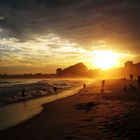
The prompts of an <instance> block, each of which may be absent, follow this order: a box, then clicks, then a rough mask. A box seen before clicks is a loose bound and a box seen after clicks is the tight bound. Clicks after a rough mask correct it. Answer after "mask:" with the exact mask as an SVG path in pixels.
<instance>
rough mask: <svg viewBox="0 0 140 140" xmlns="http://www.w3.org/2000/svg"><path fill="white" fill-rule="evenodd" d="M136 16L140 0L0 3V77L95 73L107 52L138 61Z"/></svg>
mask: <svg viewBox="0 0 140 140" xmlns="http://www.w3.org/2000/svg"><path fill="white" fill-rule="evenodd" d="M139 16H140V1H139V0H0V73H11V74H12V73H14V74H15V73H36V72H42V73H53V72H55V69H56V68H57V67H62V68H65V67H67V66H69V65H73V64H76V63H78V62H83V63H84V64H85V65H87V67H88V68H89V69H94V68H97V67H98V66H97V64H96V62H95V60H96V57H97V55H98V54H99V52H105V51H107V52H113V54H114V55H115V56H116V59H117V64H116V66H115V67H121V66H123V63H124V62H125V61H127V60H133V61H134V62H139V61H140V56H139V54H140V28H139V25H140V18H139ZM100 54H103V55H104V53H100ZM100 54H99V55H100ZM99 55H98V56H99ZM101 57H102V56H101Z"/></svg>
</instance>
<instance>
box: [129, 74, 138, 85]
mask: <svg viewBox="0 0 140 140" xmlns="http://www.w3.org/2000/svg"><path fill="white" fill-rule="evenodd" d="M133 77H134V76H133V74H130V80H133ZM137 83H138V85H139V87H140V76H138V77H137Z"/></svg>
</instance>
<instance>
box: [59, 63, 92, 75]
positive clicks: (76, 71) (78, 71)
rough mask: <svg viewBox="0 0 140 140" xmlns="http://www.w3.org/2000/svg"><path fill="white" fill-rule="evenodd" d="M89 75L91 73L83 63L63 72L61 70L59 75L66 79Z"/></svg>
mask: <svg viewBox="0 0 140 140" xmlns="http://www.w3.org/2000/svg"><path fill="white" fill-rule="evenodd" d="M89 73H91V72H90V71H89V70H88V68H87V67H86V66H85V65H84V64H83V63H78V64H75V65H72V66H69V67H67V68H65V69H63V70H62V69H61V68H59V73H57V74H58V75H59V76H64V77H87V76H89Z"/></svg>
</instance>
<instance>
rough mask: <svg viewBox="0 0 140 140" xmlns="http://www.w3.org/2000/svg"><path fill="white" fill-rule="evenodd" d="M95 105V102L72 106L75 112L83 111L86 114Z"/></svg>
mask: <svg viewBox="0 0 140 140" xmlns="http://www.w3.org/2000/svg"><path fill="white" fill-rule="evenodd" d="M96 105H97V104H96V103H95V102H88V103H79V104H76V105H75V106H74V108H75V109H77V110H84V111H85V112H86V113H87V112H89V111H90V110H91V109H92V108H93V107H95V106H96Z"/></svg>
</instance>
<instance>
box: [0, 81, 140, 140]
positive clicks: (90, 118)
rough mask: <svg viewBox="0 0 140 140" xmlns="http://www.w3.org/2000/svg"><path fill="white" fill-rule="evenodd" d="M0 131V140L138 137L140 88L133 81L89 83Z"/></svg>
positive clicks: (117, 139)
mask: <svg viewBox="0 0 140 140" xmlns="http://www.w3.org/2000/svg"><path fill="white" fill-rule="evenodd" d="M43 106H44V110H43V111H42V112H41V113H40V114H38V115H36V116H35V117H33V118H31V119H30V120H27V121H25V122H23V123H21V124H19V125H17V126H14V127H12V128H9V129H7V130H4V131H1V132H0V140H139V139H140V88H139V87H138V84H137V82H136V81H129V80H106V82H105V86H104V87H102V86H101V81H96V82H93V83H92V84H91V85H88V86H87V87H85V88H84V89H81V91H80V92H79V93H77V94H75V95H73V96H71V97H67V98H64V99H60V100H57V101H54V102H51V103H48V104H45V105H43Z"/></svg>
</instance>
